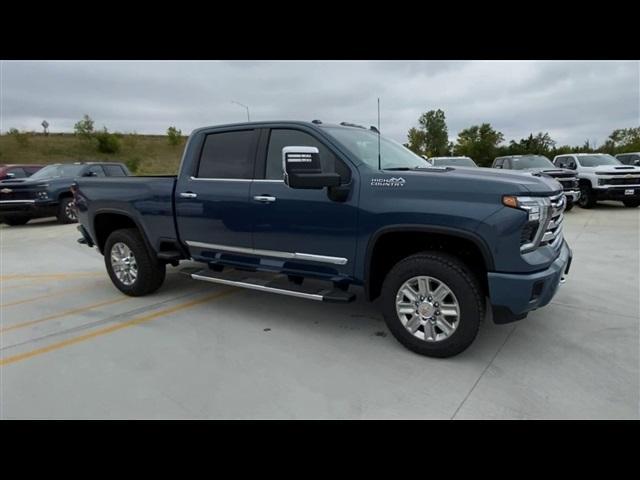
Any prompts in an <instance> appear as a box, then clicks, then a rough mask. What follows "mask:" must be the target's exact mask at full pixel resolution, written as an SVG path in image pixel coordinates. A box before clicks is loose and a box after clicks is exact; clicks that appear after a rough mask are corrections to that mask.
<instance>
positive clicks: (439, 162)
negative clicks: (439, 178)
mask: <svg viewBox="0 0 640 480" xmlns="http://www.w3.org/2000/svg"><path fill="white" fill-rule="evenodd" d="M430 160H431V163H433V165H434V166H436V167H477V165H476V163H475V162H474V161H473V160H471V159H470V158H467V157H451V158H431V159H430Z"/></svg>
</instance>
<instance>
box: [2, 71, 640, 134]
mask: <svg viewBox="0 0 640 480" xmlns="http://www.w3.org/2000/svg"><path fill="white" fill-rule="evenodd" d="M0 69H1V71H0V100H1V104H0V129H1V130H2V132H3V133H4V132H6V131H7V130H8V129H9V128H12V127H14V128H18V129H25V130H41V127H40V123H41V122H42V120H43V119H46V120H47V121H48V122H49V124H50V130H51V131H52V132H69V131H72V130H73V124H74V123H75V122H76V121H77V120H78V119H80V118H81V117H82V115H83V114H85V113H87V114H89V115H90V116H91V117H92V118H93V119H94V120H95V126H96V127H97V128H102V127H103V126H106V127H107V128H108V129H109V130H110V131H121V132H133V131H135V132H137V133H164V132H165V131H166V129H167V127H168V126H170V125H175V126H176V127H178V128H180V129H182V131H183V132H184V133H188V132H190V131H191V130H193V129H194V128H197V127H200V126H204V125H215V124H222V123H233V122H240V121H244V120H246V111H245V110H244V109H242V108H241V107H240V106H238V105H235V104H233V103H231V101H232V100H235V101H238V102H241V103H243V104H246V105H248V106H249V107H250V113H251V120H307V121H310V120H313V119H321V120H323V121H325V122H341V121H348V122H354V123H360V124H365V125H367V126H368V125H374V124H376V119H377V114H376V99H377V97H380V99H381V117H382V118H381V127H382V131H383V133H384V134H386V135H389V136H391V137H392V138H394V139H395V140H398V141H401V142H405V141H406V133H407V130H408V129H409V128H410V127H412V126H414V125H416V123H417V119H418V117H419V116H420V114H421V113H422V112H425V111H427V110H431V109H438V108H441V109H443V110H444V111H445V114H446V118H447V124H448V127H449V137H450V139H451V140H454V139H455V137H456V135H457V132H459V131H460V130H461V129H463V128H466V127H468V126H470V125H474V124H479V123H481V122H489V123H491V124H492V125H493V127H494V128H496V129H497V130H499V131H501V132H503V134H504V135H505V138H506V139H507V140H511V139H516V140H517V139H519V138H521V137H524V136H526V135H528V134H529V133H531V132H533V133H536V132H539V131H543V132H544V131H548V132H549V133H550V135H551V136H552V138H553V139H555V140H556V141H557V142H558V143H559V144H572V145H574V144H582V143H583V142H584V141H585V140H586V139H589V140H590V141H596V142H597V143H598V145H600V144H601V143H602V142H603V141H604V140H605V139H606V137H607V136H608V135H609V134H610V133H611V131H612V130H614V129H615V128H625V127H633V126H639V125H640V63H639V62H637V61H626V62H623V61H607V62H584V61H575V62H571V61H518V62H516V61H451V62H442V61H379V62H377V61H373V62H370V61H335V62H325V61H322V62H320V61H257V62H248V61H239V62H229V61H224V62H218V61H206V62H200V61H197V62H196V61H190V62H168V61H162V62H158V61H154V62H138V61H128V62H114V61H108V62H107V61H102V62H87V61H75V62H68V61H65V62H53V61H45V62H43V61H38V62H33V61H30V62H16V61H3V62H2V63H1V67H0Z"/></svg>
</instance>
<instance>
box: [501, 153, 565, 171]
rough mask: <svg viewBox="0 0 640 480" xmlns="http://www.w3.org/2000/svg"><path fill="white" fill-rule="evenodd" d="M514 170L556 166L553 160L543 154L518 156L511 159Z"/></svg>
mask: <svg viewBox="0 0 640 480" xmlns="http://www.w3.org/2000/svg"><path fill="white" fill-rule="evenodd" d="M511 164H512V165H513V169H514V170H524V169H525V168H556V167H555V165H554V164H553V163H551V160H549V159H548V158H547V157H545V156H543V155H531V156H527V157H516V158H512V159H511Z"/></svg>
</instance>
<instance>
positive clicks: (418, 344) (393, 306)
mask: <svg viewBox="0 0 640 480" xmlns="http://www.w3.org/2000/svg"><path fill="white" fill-rule="evenodd" d="M382 302H383V314H384V319H385V322H386V324H387V327H388V328H389V330H390V331H391V333H392V334H393V336H394V337H396V339H397V340H398V341H399V342H400V343H401V344H402V345H404V346H405V347H407V348H408V349H409V350H411V351H413V352H415V353H418V354H420V355H426V356H429V357H451V356H453V355H457V354H458V353H460V352H462V351H463V350H465V349H466V348H467V347H468V346H469V345H471V343H472V342H473V340H474V339H475V337H476V335H477V334H478V329H479V327H480V323H481V322H482V320H483V319H484V312H485V305H484V295H483V294H482V293H481V288H480V285H479V283H478V280H477V279H476V278H475V276H474V275H473V274H472V273H471V272H470V271H469V269H468V268H467V267H466V266H465V265H464V264H463V263H462V262H460V261H459V260H458V259H456V258H455V257H453V256H451V255H447V254H444V253H440V252H423V253H419V254H416V255H411V256H410V257H407V258H405V259H404V260H401V261H400V262H398V263H397V264H396V265H395V266H394V267H393V268H392V269H391V271H390V272H389V273H388V274H387V277H386V278H385V280H384V283H383V285H382Z"/></svg>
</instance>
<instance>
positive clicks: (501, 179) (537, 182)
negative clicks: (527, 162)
mask: <svg viewBox="0 0 640 480" xmlns="http://www.w3.org/2000/svg"><path fill="white" fill-rule="evenodd" d="M385 173H387V174H393V176H394V177H395V178H402V179H403V180H405V181H407V182H409V181H411V182H419V181H420V179H421V178H422V177H426V176H428V177H429V178H442V179H443V180H445V179H446V180H445V181H454V180H459V181H460V182H461V183H462V184H464V185H465V186H466V185H473V188H474V189H477V190H491V191H500V192H501V193H502V194H504V195H517V194H527V195H532V196H546V195H552V194H555V193H560V192H562V185H560V183H558V182H557V181H556V180H554V179H553V178H550V177H547V176H540V177H537V176H533V175H523V172H522V171H518V172H516V171H513V170H500V169H495V168H486V167H478V168H459V167H441V168H438V167H434V168H424V169H419V170H406V171H389V170H386V171H385Z"/></svg>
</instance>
